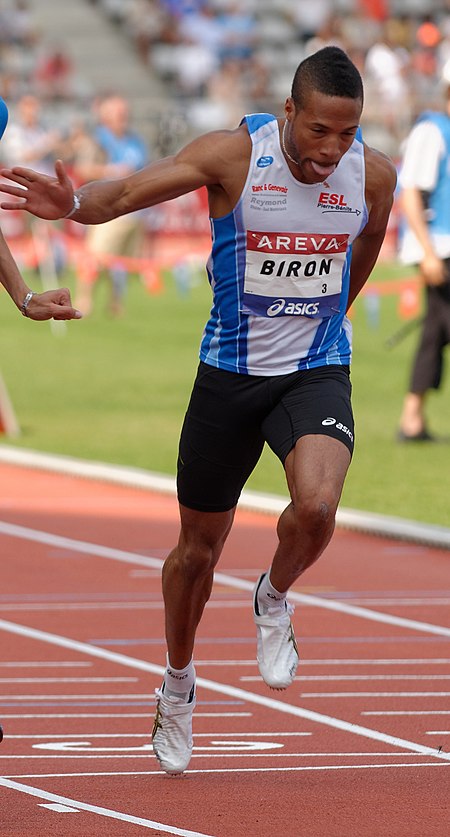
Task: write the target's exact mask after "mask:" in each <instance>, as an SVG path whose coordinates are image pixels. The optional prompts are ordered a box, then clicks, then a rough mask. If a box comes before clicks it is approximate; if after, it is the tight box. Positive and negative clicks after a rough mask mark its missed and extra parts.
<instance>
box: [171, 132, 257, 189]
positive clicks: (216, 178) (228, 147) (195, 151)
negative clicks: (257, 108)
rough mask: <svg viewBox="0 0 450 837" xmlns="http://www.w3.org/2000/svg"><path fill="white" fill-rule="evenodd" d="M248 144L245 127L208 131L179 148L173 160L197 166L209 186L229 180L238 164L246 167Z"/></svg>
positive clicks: (248, 138) (250, 144) (249, 143)
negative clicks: (205, 177)
mask: <svg viewBox="0 0 450 837" xmlns="http://www.w3.org/2000/svg"><path fill="white" fill-rule="evenodd" d="M251 148H252V142H251V139H250V136H249V133H248V129H247V126H246V125H245V124H243V125H240V126H239V127H238V128H236V129H234V130H221V131H211V132H210V133H207V134H203V135H202V136H200V137H198V138H197V139H194V140H193V141H192V142H190V143H189V144H188V145H186V146H185V147H184V148H182V149H181V151H179V152H178V154H177V155H175V160H176V161H177V162H181V163H186V162H189V163H191V164H194V165H195V166H197V167H199V168H200V169H201V170H202V171H203V172H204V173H205V175H206V176H207V181H208V182H209V183H221V182H223V180H224V179H225V180H226V179H228V178H233V174H234V173H235V172H236V170H237V169H239V167H240V166H241V165H248V162H249V159H250V155H251Z"/></svg>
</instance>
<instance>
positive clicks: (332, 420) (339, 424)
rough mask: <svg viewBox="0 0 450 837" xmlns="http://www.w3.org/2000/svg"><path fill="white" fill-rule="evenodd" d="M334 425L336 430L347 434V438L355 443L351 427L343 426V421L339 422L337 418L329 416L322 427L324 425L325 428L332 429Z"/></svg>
mask: <svg viewBox="0 0 450 837" xmlns="http://www.w3.org/2000/svg"><path fill="white" fill-rule="evenodd" d="M334 424H335V425H336V430H340V431H341V433H345V435H346V436H348V438H349V439H350V441H352V442H353V433H352V431H351V430H350V428H349V427H347V425H346V424H342V422H341V421H337V420H336V419H335V418H333V417H332V416H328V417H327V418H326V419H324V420H323V421H322V425H323V426H324V427H332V426H333V425H334Z"/></svg>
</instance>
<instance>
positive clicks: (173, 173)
mask: <svg viewBox="0 0 450 837" xmlns="http://www.w3.org/2000/svg"><path fill="white" fill-rule="evenodd" d="M203 184H204V178H203V175H201V174H200V175H199V173H198V172H197V171H195V170H192V169H191V168H190V167H189V166H183V165H182V164H178V165H175V164H174V158H172V157H166V158H165V159H163V160H160V161H158V162H156V163H152V164H151V165H149V166H147V167H146V168H144V169H141V170H140V171H138V172H136V173H134V174H131V175H128V176H127V177H122V178H114V179H113V180H94V181H93V182H91V183H86V184H85V185H83V186H81V187H80V188H79V189H77V190H76V192H75V195H76V197H77V198H78V201H79V204H80V206H79V209H76V211H74V212H73V214H71V216H70V217H72V218H73V219H74V220H75V221H78V222H79V223H81V224H102V223H104V222H105V221H110V220H111V219H112V218H117V217H118V216H119V215H126V214H128V213H129V212H135V211H137V210H139V209H146V208H147V207H149V206H154V205H155V204H158V203H162V202H163V201H168V200H172V199H173V198H176V197H179V196H180V195H183V194H186V192H189V191H193V190H194V189H197V188H199V187H200V186H202V185H203Z"/></svg>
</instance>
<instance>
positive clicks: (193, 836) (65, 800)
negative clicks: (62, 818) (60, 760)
mask: <svg viewBox="0 0 450 837" xmlns="http://www.w3.org/2000/svg"><path fill="white" fill-rule="evenodd" d="M0 787H4V788H10V789H11V790H15V791H18V792H19V793H25V794H27V795H28V796H36V797H37V798H38V799H46V800H47V801H48V802H54V803H56V804H57V805H67V806H69V808H76V809H77V810H79V811H87V812H88V813H90V814H97V815H99V816H101V817H108V818H109V819H113V820H120V821H121V822H129V823H132V824H133V825H140V826H142V827H143V828H151V829H153V830H154V831H159V832H163V833H164V834H177V835H179V837H212V835H211V834H204V833H203V832H200V831H188V830H187V829H185V828H176V827H175V826H172V825H166V824H165V823H161V822H155V820H146V819H144V818H143V817H133V816H130V814H124V813H122V812H121V811H113V810H111V809H110V808H101V807H99V806H98V805H88V803H86V802H79V801H78V800H77V799H70V798H69V797H67V796H60V795H59V794H56V793H48V792H47V791H44V790H39V788H33V787H30V786H29V785H23V784H21V783H19V782H13V781H11V780H10V779H3V778H1V777H0Z"/></svg>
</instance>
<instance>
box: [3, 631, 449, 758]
mask: <svg viewBox="0 0 450 837" xmlns="http://www.w3.org/2000/svg"><path fill="white" fill-rule="evenodd" d="M0 630H4V631H7V632H9V633H13V634H17V635H19V636H25V637H28V638H30V639H36V640H39V641H41V642H46V643H49V644H51V645H56V646H59V647H62V648H66V649H70V650H72V651H77V652H79V653H80V654H87V655H88V656H93V657H98V658H100V659H103V660H109V661H110V662H113V663H119V664H122V665H125V666H128V667H129V668H136V669H139V670H140V671H147V672H151V673H152V674H157V675H159V676H160V677H162V676H163V674H164V671H165V668H164V667H163V666H160V665H155V664H154V663H150V662H147V661H145V660H139V659H137V658H135V657H128V656H127V655H125V654H118V653H116V652H114V651H107V650H106V649H105V648H98V647H96V646H92V645H88V644H87V643H85V642H79V641H78V640H73V639H69V638H68V637H64V636H58V635H57V634H51V633H48V632H46V631H40V630H37V629H36V628H29V627H26V626H25V625H17V624H16V623H14V622H6V621H5V620H3V619H1V620H0ZM197 683H198V685H199V686H200V687H203V688H205V689H210V690H211V691H213V692H219V693H220V694H221V695H228V696H230V697H234V698H238V699H240V700H244V701H246V702H248V703H255V704H257V705H259V706H263V707H264V708H266V709H274V710H277V711H279V712H284V713H286V714H288V715H294V716H295V717H297V718H304V719H306V720H309V721H313V722H314V723H318V724H322V725H325V726H329V727H332V728H334V729H339V730H342V731H345V732H350V733H352V734H354V735H360V736H362V737H363V738H369V739H371V740H374V741H383V742H384V743H385V744H390V745H391V746H393V747H400V748H402V749H406V750H412V751H413V752H415V753H422V754H425V755H429V756H433V757H434V758H438V759H442V760H445V761H450V753H443V752H441V751H439V750H435V749H433V748H432V747H428V746H424V745H422V744H418V743H415V742H413V741H408V740H407V739H404V738H398V737H397V736H393V735H387V734H385V733H382V732H378V731H377V730H373V729H369V728H368V727H363V726H360V725H359V724H352V723H349V722H348V721H344V720H341V719H339V718H334V717H332V716H330V715H324V714H322V713H320V712H314V711H312V710H310V709H304V708H302V707H299V706H294V705H292V704H289V703H284V702H283V701H281V700H275V699H274V698H269V697H266V696H263V695H258V694H255V693H253V692H248V691H245V690H244V689H241V688H236V687H235V686H229V685H228V684H225V683H218V682H217V681H215V680H209V679H207V678H204V677H199V678H198V680H197ZM344 694H345V693H344ZM388 694H389V693H388ZM406 694H408V693H406Z"/></svg>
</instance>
